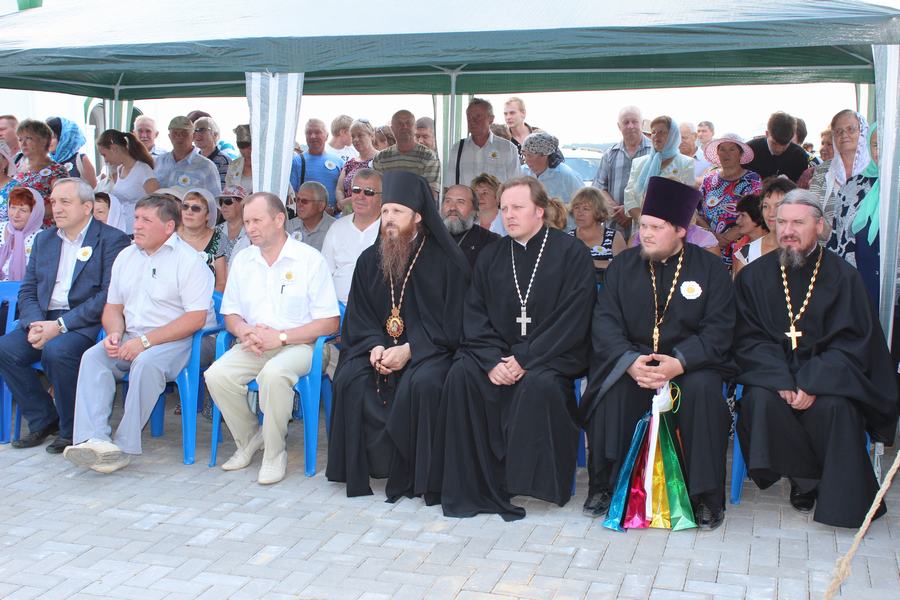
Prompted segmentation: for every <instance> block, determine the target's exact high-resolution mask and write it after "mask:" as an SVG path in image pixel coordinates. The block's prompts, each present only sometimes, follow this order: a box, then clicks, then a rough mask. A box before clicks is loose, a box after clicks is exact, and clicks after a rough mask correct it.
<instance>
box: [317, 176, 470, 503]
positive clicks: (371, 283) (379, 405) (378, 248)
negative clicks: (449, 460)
mask: <svg viewBox="0 0 900 600" xmlns="http://www.w3.org/2000/svg"><path fill="white" fill-rule="evenodd" d="M381 194H382V195H381V198H382V207H381V231H380V235H379V239H378V240H376V242H375V244H374V245H373V246H370V247H369V248H367V249H365V250H364V251H363V252H362V254H361V255H360V257H359V260H358V261H357V263H356V268H355V270H354V272H353V281H352V283H351V285H350V296H349V299H348V301H347V312H346V314H345V316H344V326H343V329H342V331H341V356H340V359H339V361H338V366H337V370H336V371H335V374H334V409H333V413H332V421H331V439H330V442H329V444H328V468H327V470H326V472H325V474H326V476H327V477H328V479H329V481H339V482H342V483H346V484H347V495H348V496H365V495H370V494H372V488H371V487H370V486H369V478H370V477H375V478H385V477H387V478H388V481H387V485H386V488H385V493H386V495H387V499H388V501H391V502H393V501H396V500H397V499H399V498H400V497H402V496H407V497H414V496H419V495H422V494H424V493H425V491H426V482H427V480H428V469H429V466H430V463H431V449H432V441H433V440H432V438H433V431H434V430H435V427H436V425H437V418H438V413H437V409H438V405H439V400H440V397H441V388H442V387H443V384H444V376H445V375H446V373H447V369H449V368H450V364H451V362H452V358H453V354H454V352H455V351H456V348H457V346H458V345H459V340H460V337H461V335H462V305H463V293H464V291H465V289H466V288H467V287H468V280H469V264H468V262H467V261H466V258H465V257H464V256H463V254H462V252H461V251H460V249H459V247H458V246H457V244H456V242H454V241H453V239H452V238H451V237H450V234H449V233H448V232H447V230H446V228H445V227H444V225H443V223H441V218H440V215H439V214H438V211H437V208H436V207H435V204H434V197H433V195H432V192H431V188H430V186H429V184H428V182H427V181H426V180H425V179H424V178H422V177H420V176H419V175H415V174H413V173H410V172H407V171H388V172H387V173H385V174H384V177H383V180H382V186H381Z"/></svg>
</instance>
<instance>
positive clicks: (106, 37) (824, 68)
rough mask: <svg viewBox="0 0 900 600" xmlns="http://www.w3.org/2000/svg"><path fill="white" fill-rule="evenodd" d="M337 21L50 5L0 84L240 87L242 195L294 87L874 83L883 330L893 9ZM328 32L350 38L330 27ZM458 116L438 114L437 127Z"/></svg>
mask: <svg viewBox="0 0 900 600" xmlns="http://www.w3.org/2000/svg"><path fill="white" fill-rule="evenodd" d="M448 8H449V10H448ZM341 10H342V11H346V13H347V15H348V16H349V18H347V19H345V20H341V19H340V17H341V15H336V14H335V7H333V6H325V5H322V4H321V3H315V2H304V1H290V0H257V1H256V2H245V1H243V0H215V1H211V0H195V1H194V2H191V3H190V5H188V6H185V5H184V3H183V2H174V1H172V0H157V1H156V2H153V3H131V2H123V3H115V4H111V3H109V2H102V1H100V0H81V1H77V2H75V1H72V2H69V1H62V0H59V1H57V2H54V3H53V5H52V6H46V7H43V8H37V9H33V10H29V11H24V12H21V13H16V14H11V15H7V16H5V17H2V18H0V87H7V88H16V89H30V90H42V91H56V92H66V93H71V94H78V95H85V96H94V97H102V98H109V99H113V100H120V101H121V100H134V99H143V98H162V97H192V96H226V95H245V94H246V95H247V97H248V101H249V103H250V109H251V126H252V130H253V136H254V145H253V148H254V158H253V163H254V164H253V167H254V168H253V170H254V178H255V179H256V178H257V177H258V178H259V180H258V181H254V186H255V189H267V190H272V191H275V192H279V193H280V192H283V191H284V190H285V189H286V181H287V178H288V172H289V166H290V152H291V149H292V144H293V139H294V136H295V134H296V126H297V115H298V112H299V102H300V96H301V94H302V93H306V94H375V93H379V94H383V93H430V94H448V95H449V98H450V100H451V104H452V103H453V102H455V101H456V98H457V97H458V95H459V94H464V93H475V92H479V93H502V92H527V91H549V90H554V91H559V90H601V89H623V88H651V87H652V88H659V87H677V86H702V85H733V84H753V83H808V82H835V81H840V82H851V83H866V84H871V83H876V81H877V82H878V83H879V84H880V85H878V90H879V92H878V111H879V115H880V118H879V120H880V122H881V123H882V129H881V131H882V132H883V137H882V139H881V140H880V142H881V153H882V163H883V164H882V181H883V183H882V213H883V214H882V230H883V232H884V233H883V235H882V261H883V263H884V265H885V268H883V269H882V277H883V285H882V288H883V289H884V290H885V292H884V298H883V301H882V303H881V304H882V320H883V322H884V324H885V326H886V328H887V330H888V331H889V328H890V323H891V314H892V309H893V305H894V298H893V294H894V292H893V290H894V282H895V279H896V272H895V271H896V269H895V267H894V266H895V265H896V264H897V248H896V238H897V236H896V233H897V223H898V215H897V204H898V203H897V194H898V188H897V183H896V182H897V180H898V177H897V175H898V174H900V164H898V161H900V154H898V153H897V152H896V150H895V148H896V140H895V134H896V131H897V125H898V121H900V117H898V111H900V108H898V103H897V94H898V86H897V84H896V82H897V74H898V72H900V66H898V60H897V52H898V47H897V44H900V12H898V11H896V10H893V9H889V8H883V7H879V6H874V5H870V4H865V3H861V2H847V1H841V2H839V1H834V0H816V1H810V0H802V1H801V0H784V1H772V0H760V1H757V2H753V3H746V4H737V3H733V2H723V1H720V0H714V1H708V2H704V3H702V4H700V3H698V4H696V5H689V4H686V3H684V2H675V1H671V0H669V1H665V0H644V1H642V2H640V3H620V2H602V3H598V2H587V1H563V2H555V3H548V2H537V1H534V0H522V1H520V2H518V3H517V4H516V5H515V7H514V10H512V11H511V10H510V7H509V6H507V5H504V4H502V3H487V2H478V1H475V0H459V1H457V2H455V3H454V4H453V5H452V7H448V5H446V4H445V3H437V2H433V1H428V0H424V1H421V0H420V1H419V2H415V3H413V2H400V1H398V0H387V1H384V2H379V3H378V4H377V5H373V4H372V3H370V2H359V3H351V4H345V5H342V6H341ZM336 23H342V24H344V25H343V26H344V27H346V29H347V30H348V31H349V32H350V33H348V34H346V35H334V34H332V33H331V32H333V31H334V30H335V26H336ZM891 82H893V83H891ZM458 111H459V108H458V107H457V106H452V105H451V107H450V111H449V114H450V118H451V121H452V120H453V119H454V117H455V115H457V114H458ZM450 129H451V130H453V129H455V127H453V124H452V123H451V127H450ZM885 184H887V185H885Z"/></svg>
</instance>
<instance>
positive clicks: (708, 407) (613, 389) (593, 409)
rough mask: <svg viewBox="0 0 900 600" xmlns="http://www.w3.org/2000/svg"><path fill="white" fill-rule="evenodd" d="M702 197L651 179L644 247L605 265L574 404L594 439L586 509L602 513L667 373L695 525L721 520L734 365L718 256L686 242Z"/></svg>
mask: <svg viewBox="0 0 900 600" xmlns="http://www.w3.org/2000/svg"><path fill="white" fill-rule="evenodd" d="M700 200H701V196H700V194H699V192H698V191H697V190H695V189H694V188H692V187H689V186H686V185H684V184H682V183H679V182H677V181H672V180H669V179H664V178H662V177H651V178H650V182H649V184H648V186H647V196H646V199H645V200H644V207H643V212H642V215H641V220H640V233H641V246H640V247H639V248H629V249H628V250H625V251H624V252H622V253H620V254H619V255H618V256H616V258H615V260H613V261H612V263H611V264H610V267H609V269H607V272H606V282H605V284H604V287H603V289H602V290H601V292H600V294H599V296H598V298H597V305H596V307H595V308H594V318H593V323H592V339H591V341H592V347H593V357H592V359H591V371H590V375H589V377H588V389H587V390H586V392H585V395H584V399H583V400H582V403H581V406H580V409H581V411H582V416H583V418H584V421H585V429H586V431H587V434H588V442H589V446H590V457H589V462H588V472H589V475H590V489H589V491H588V498H587V501H586V502H585V505H584V512H585V514H587V515H588V516H602V515H603V514H604V513H605V512H606V510H607V508H608V507H609V504H610V494H611V490H612V489H613V486H614V485H615V482H616V479H617V477H618V473H619V468H620V467H621V465H622V461H623V459H624V458H625V455H626V453H627V452H628V447H629V445H630V443H631V438H632V434H633V433H634V429H635V425H636V424H637V422H638V420H639V419H640V418H641V417H642V416H643V415H644V414H645V413H646V412H647V411H648V410H650V406H651V400H652V398H653V395H654V393H655V390H656V389H657V388H658V387H660V386H662V385H663V384H664V383H665V382H666V381H673V382H675V383H676V384H677V385H678V386H679V387H680V389H681V401H680V406H679V408H678V411H677V412H673V413H670V415H671V417H672V421H673V422H674V423H675V424H677V427H678V430H679V437H680V440H681V446H682V450H683V456H684V463H685V470H686V472H685V482H686V483H687V488H688V493H689V494H690V496H691V502H692V504H693V505H694V511H695V513H696V517H697V523H698V525H699V526H700V527H702V528H715V527H717V526H718V525H720V524H721V523H722V519H723V516H724V515H723V512H724V508H725V453H726V450H727V446H728V428H729V424H730V415H729V412H728V407H727V405H726V403H725V398H724V397H723V395H722V380H723V377H725V376H728V375H729V374H731V373H732V372H733V370H734V363H733V361H732V360H731V359H730V348H731V342H732V333H733V329H734V319H735V316H734V315H735V310H734V290H733V287H732V284H731V278H730V277H729V275H728V271H727V270H726V269H725V267H724V266H723V265H722V261H721V259H719V258H718V257H717V256H715V255H713V254H710V253H709V252H707V251H706V250H704V249H703V248H700V247H699V246H695V245H693V244H685V242H684V236H685V234H686V232H687V228H688V226H689V225H690V224H691V220H692V218H693V216H694V213H695V211H696V209H697V205H698V202H699V201H700ZM657 335H658V342H657V341H655V340H654V338H656V337H657Z"/></svg>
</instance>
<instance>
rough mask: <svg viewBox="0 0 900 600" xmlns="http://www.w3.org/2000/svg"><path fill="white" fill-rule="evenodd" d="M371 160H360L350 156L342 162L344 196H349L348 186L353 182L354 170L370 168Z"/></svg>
mask: <svg viewBox="0 0 900 600" xmlns="http://www.w3.org/2000/svg"><path fill="white" fill-rule="evenodd" d="M372 160H373V159H370V160H360V159H358V158H351V159H350V160H348V161H347V162H346V163H345V164H344V172H345V173H344V198H349V197H350V187H351V185H350V184H351V183H352V182H353V176H354V175H356V172H357V171H359V170H360V169H371V168H372Z"/></svg>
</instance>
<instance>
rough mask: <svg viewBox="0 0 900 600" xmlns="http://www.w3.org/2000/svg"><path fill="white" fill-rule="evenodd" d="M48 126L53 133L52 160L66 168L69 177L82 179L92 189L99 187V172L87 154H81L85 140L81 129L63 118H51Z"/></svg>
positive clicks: (51, 142)
mask: <svg viewBox="0 0 900 600" xmlns="http://www.w3.org/2000/svg"><path fill="white" fill-rule="evenodd" d="M47 125H49V126H50V131H52V132H53V139H52V140H50V158H52V159H53V161H54V162H58V163H59V164H61V165H62V166H64V167H65V168H66V171H67V172H68V174H69V177H80V178H81V179H83V180H85V181H86V182H87V184H88V185H89V186H91V187H96V185H97V172H96V171H95V169H94V165H92V164H91V160H90V159H89V158H88V157H87V155H86V154H83V153H81V152H79V151H80V150H81V148H82V147H84V144H85V139H84V134H83V133H82V132H81V128H80V127H79V126H78V124H77V123H75V122H74V121H70V120H68V119H64V118H62V117H50V118H49V119H47Z"/></svg>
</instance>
